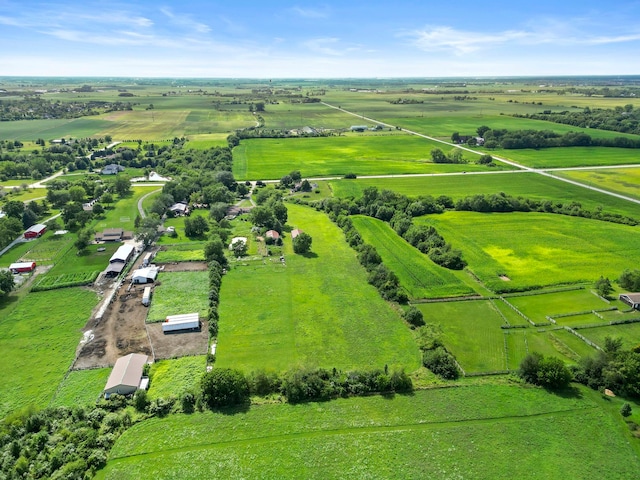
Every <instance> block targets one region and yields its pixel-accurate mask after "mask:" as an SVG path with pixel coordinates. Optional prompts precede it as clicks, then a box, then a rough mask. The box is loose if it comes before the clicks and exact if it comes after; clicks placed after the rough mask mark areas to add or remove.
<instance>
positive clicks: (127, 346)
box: [74, 258, 209, 369]
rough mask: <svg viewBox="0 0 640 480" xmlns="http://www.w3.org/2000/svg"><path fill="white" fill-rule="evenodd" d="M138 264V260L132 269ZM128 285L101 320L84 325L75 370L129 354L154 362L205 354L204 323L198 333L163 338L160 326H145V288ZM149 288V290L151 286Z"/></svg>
mask: <svg viewBox="0 0 640 480" xmlns="http://www.w3.org/2000/svg"><path fill="white" fill-rule="evenodd" d="M141 262H142V259H141V258H140V259H139V260H138V262H136V265H135V267H138V266H139V265H138V263H141ZM164 267H165V271H188V270H206V268H207V265H206V263H205V262H184V263H176V264H165V265H164ZM129 286H130V282H129V281H125V282H124V284H123V285H122V286H121V287H120V288H118V290H117V291H116V293H115V295H114V297H113V300H112V302H111V304H110V305H109V306H108V307H107V309H106V311H105V312H104V314H103V316H102V318H101V319H96V318H95V317H92V318H91V319H90V320H89V321H88V322H87V324H86V325H85V328H84V332H85V335H84V339H83V341H82V342H81V346H80V348H79V351H78V356H77V359H76V362H75V364H74V368H75V369H84V368H91V367H104V366H110V365H113V364H114V363H115V361H116V360H117V359H118V357H121V356H123V355H127V354H129V353H144V354H147V355H149V356H150V357H152V358H154V357H155V358H157V359H160V358H172V357H179V356H184V355H194V354H201V355H202V354H205V353H207V345H208V340H209V338H208V328H207V327H208V325H207V324H206V322H203V326H202V331H200V332H184V333H175V334H170V335H164V334H163V333H162V327H161V324H159V323H157V324H145V319H146V317H147V312H148V307H145V306H144V305H142V294H143V291H144V287H145V285H133V286H131V288H129ZM151 286H152V288H153V284H151ZM186 294H187V292H185V295H186ZM151 301H153V297H152V300H151Z"/></svg>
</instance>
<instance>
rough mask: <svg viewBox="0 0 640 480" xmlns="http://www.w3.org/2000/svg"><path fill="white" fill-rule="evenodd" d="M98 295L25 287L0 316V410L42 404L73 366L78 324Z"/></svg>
mask: <svg viewBox="0 0 640 480" xmlns="http://www.w3.org/2000/svg"><path fill="white" fill-rule="evenodd" d="M97 301H98V298H97V296H96V294H95V293H93V292H91V291H89V290H84V289H81V288H68V289H65V290H64V292H63V293H62V292H61V291H55V290H54V291H49V292H38V293H29V294H28V295H27V296H25V297H24V298H23V299H22V300H21V301H20V303H18V305H17V306H16V307H15V309H14V310H13V311H12V312H11V313H10V314H9V315H7V316H6V317H4V318H0V351H1V352H2V355H1V356H0V369H1V370H2V372H3V376H4V378H5V380H4V385H3V387H2V394H1V395H0V416H4V415H6V414H7V413H9V412H11V411H14V410H15V409H17V408H20V407H25V406H27V405H35V406H36V407H45V406H47V404H48V403H49V401H51V399H52V397H53V395H54V393H55V392H56V389H57V388H58V385H59V384H60V382H61V381H62V379H63V378H64V375H65V373H66V371H67V369H68V368H69V367H70V366H71V362H72V361H73V358H74V354H75V350H76V347H77V346H78V342H79V341H80V338H81V336H82V335H81V332H80V329H81V328H82V327H83V326H84V324H85V323H86V321H87V320H88V318H89V315H90V313H91V310H92V309H93V307H94V306H95V305H96V303H97Z"/></svg>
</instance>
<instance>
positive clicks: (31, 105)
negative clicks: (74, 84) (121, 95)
mask: <svg viewBox="0 0 640 480" xmlns="http://www.w3.org/2000/svg"><path fill="white" fill-rule="evenodd" d="M132 109H133V106H132V104H131V103H129V102H100V101H95V100H92V101H87V102H61V101H59V100H57V101H51V100H45V99H43V98H40V97H38V96H25V97H24V98H23V99H20V100H0V122H10V121H16V120H43V119H55V118H79V117H85V116H91V115H100V114H101V113H108V112H114V111H119V110H132Z"/></svg>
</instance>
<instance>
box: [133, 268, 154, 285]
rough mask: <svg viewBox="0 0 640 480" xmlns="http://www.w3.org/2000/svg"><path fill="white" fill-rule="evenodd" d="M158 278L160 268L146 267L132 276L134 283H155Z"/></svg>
mask: <svg viewBox="0 0 640 480" xmlns="http://www.w3.org/2000/svg"><path fill="white" fill-rule="evenodd" d="M157 277H158V267H156V266H151V267H144V268H139V269H138V270H136V271H134V272H133V274H132V275H131V281H132V282H133V283H153V282H155V281H156V278H157Z"/></svg>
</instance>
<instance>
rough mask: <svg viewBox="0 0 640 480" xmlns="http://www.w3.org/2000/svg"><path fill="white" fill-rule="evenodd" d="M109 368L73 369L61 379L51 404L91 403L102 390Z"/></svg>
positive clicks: (67, 405)
mask: <svg viewBox="0 0 640 480" xmlns="http://www.w3.org/2000/svg"><path fill="white" fill-rule="evenodd" d="M110 374H111V368H96V369H93V370H73V371H71V372H69V375H67V377H66V378H65V379H64V380H63V382H62V383H61V384H60V387H59V388H58V391H57V392H56V394H55V396H54V397H53V399H52V400H51V406H54V407H58V406H64V407H75V406H77V405H93V404H95V402H96V400H98V397H99V396H100V394H101V393H102V392H103V390H104V387H105V385H106V384H107V379H108V378H109V375H110Z"/></svg>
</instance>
